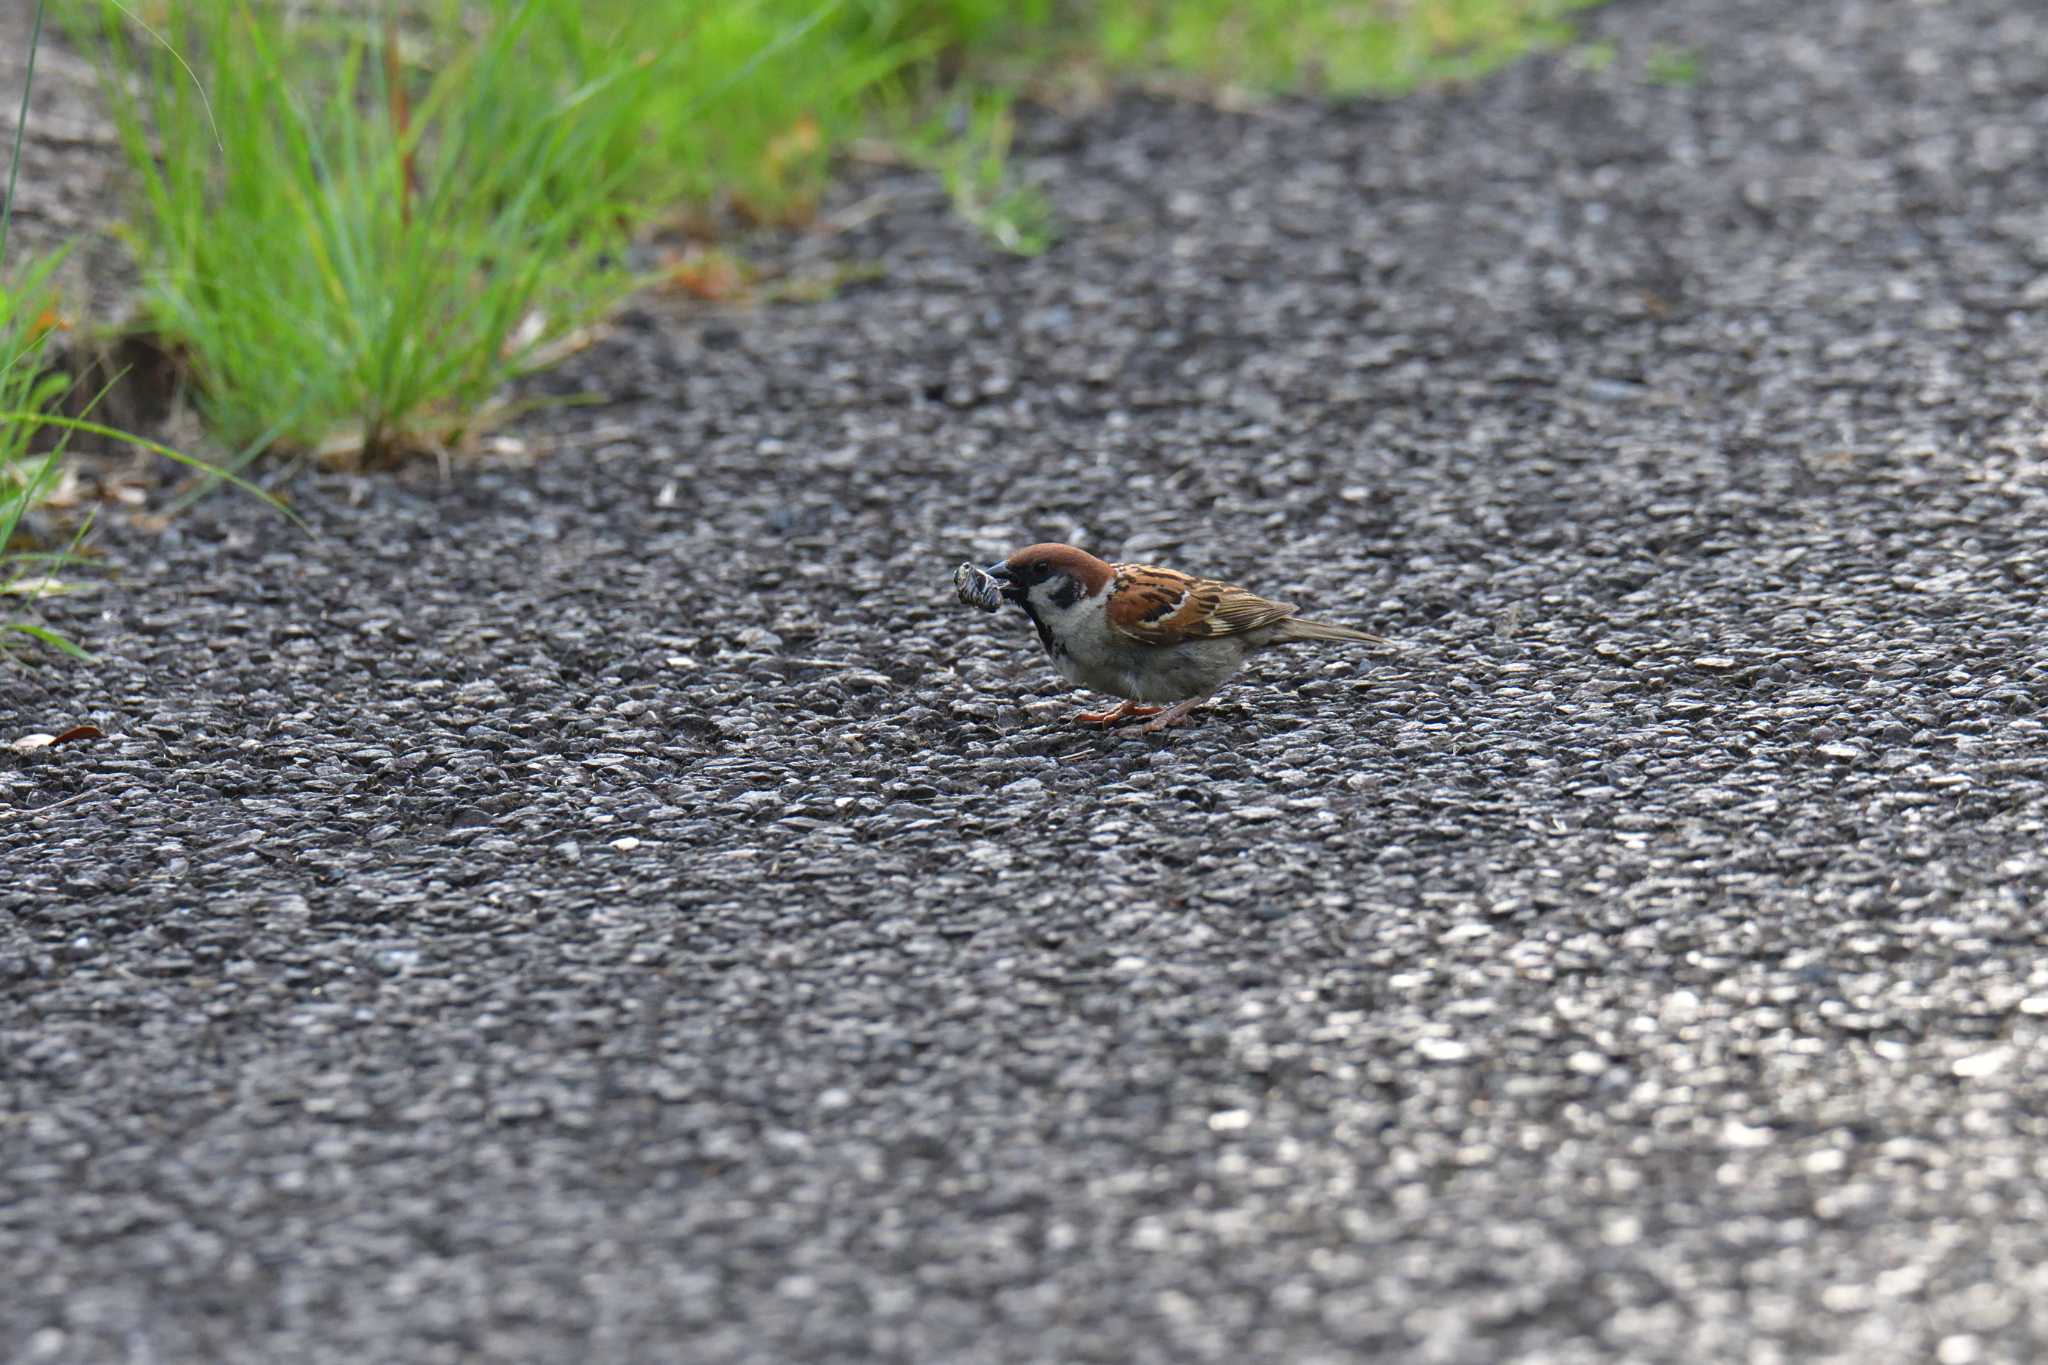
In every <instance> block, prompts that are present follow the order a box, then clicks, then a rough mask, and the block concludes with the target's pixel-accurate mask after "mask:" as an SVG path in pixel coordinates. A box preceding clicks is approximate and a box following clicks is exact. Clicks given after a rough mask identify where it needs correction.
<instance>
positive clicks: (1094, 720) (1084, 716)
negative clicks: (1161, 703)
mask: <svg viewBox="0 0 2048 1365" xmlns="http://www.w3.org/2000/svg"><path fill="white" fill-rule="evenodd" d="M1158 710H1159V708H1158V707H1156V706H1140V705H1138V704H1137V703H1136V702H1134V701H1127V702H1123V703H1120V704H1119V705H1116V706H1112V707H1111V708H1110V709H1109V710H1107V711H1083V712H1082V713H1081V714H1080V715H1078V716H1075V717H1074V723H1075V724H1077V725H1115V724H1116V723H1117V722H1118V721H1125V720H1135V719H1136V718H1137V717H1139V716H1149V715H1152V714H1153V713H1155V712H1156V711H1158Z"/></svg>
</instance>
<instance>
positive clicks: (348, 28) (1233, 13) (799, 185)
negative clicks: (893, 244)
mask: <svg viewBox="0 0 2048 1365" xmlns="http://www.w3.org/2000/svg"><path fill="white" fill-rule="evenodd" d="M1583 2H1584V0H1376V2H1374V0H1368V2H1366V3H1355V2H1353V3H1344V2H1340V0H1123V2H1121V3H1118V2H1116V0H1101V2H1099V3H1086V0H1016V3H1003V0H413V2H412V3H409V4H404V5H400V4H397V3H396V0H393V2H392V3H387V4H386V5H383V6H381V7H379V6H361V7H351V6H348V5H340V6H330V7H319V8H313V7H305V6H300V5H286V4H283V3H278V2H277V0H122V3H118V4H117V3H114V2H113V0H69V5H68V8H67V10H66V13H67V15H68V17H69V19H70V22H71V28H72V33H73V35H74V37H75V38H76V39H77V40H78V41H79V42H81V43H82V44H83V45H85V46H86V47H87V48H88V49H89V50H90V51H92V52H94V53H96V54H97V55H98V56H99V57H100V59H101V60H102V61H103V63H104V71H105V75H106V80H105V82H104V85H105V89H106V90H107V92H108V95H109V98H110V101H111V103H112V105H113V108H114V112H115V116H116V120H117V123H118V126H119V128H120V132H121V138H122V145H123V147H124V148H125V150H126V153H127V157H128V160H129V162H130V164H131V166H132V168H133V171H134V178H135V182H136V185H137V194H136V196H135V203H134V209H133V212H132V214H131V216H130V219H129V221H128V223H127V225H126V228H125V236H126V239H127V241H128V242H129V244H130V245H131V247H132V250H133V252H134V255H135V258H136V260H137V262H138V263H139V265H140V267H141V278H142V318H141V322H142V324H143V325H144V326H146V327H148V328H149V329H150V330H151V331H152V332H153V333H154V334H156V335H157V336H160V337H161V338H164V339H165V340H166V341H167V342H168V343H169V344H170V346H171V347H172V349H173V351H174V353H175V354H176V355H177V356H178V357H179V358H180V360H181V361H182V363H183V364H184V365H185V366H186V367H187V369H188V371H189V374H190V376H191V378H192V380H193V388H194V391H195V392H196V393H197V394H198V395H199V399H200V402H201V403H202V405H203V408H204V412H205V415H206V417H207V418H208V420H209V422H210V423H211V428H212V430H213V432H214V433H215V434H216V435H217V437H218V438H219V439H220V440H221V441H222V442H223V443H224V444H225V445H226V446H228V447H231V448H242V447H250V446H257V447H266V446H272V445H284V446H288V447H291V448H295V449H300V450H310V451H315V452H318V453H320V454H322V455H325V456H327V457H329V458H332V459H336V460H341V461H355V462H371V463H374V462H378V461H382V460H386V459H390V458H395V457H398V456H401V455H404V454H406V453H409V452H412V451H417V450H422V449H424V450H434V451H441V450H446V449H448V448H450V447H453V446H455V445H457V444H459V443H460V442H462V441H463V440H464V439H465V438H466V437H467V436H469V435H471V434H473V433H474V432H475V431H476V430H478V429H479V428H480V427H482V426H484V425H486V424H488V423H490V422H492V421H494V420H497V419H499V418H501V417H503V416H504V415H505V413H506V412H507V411H508V409H506V408H505V407H504V406H503V394H504V393H505V392H506V385H507V383H508V382H509V381H510V380H512V379H514V378H516V377H517V376H519V375H520V374H522V373H524V372H526V371H528V370H530V369H532V368H533V367H535V366H537V365H541V364H545V363H547V362H548V361H549V360H551V359H553V358H555V357H557V356H559V355H560V354H562V353H563V352H564V351H566V350H568V349H570V348H573V347H574V346H575V345H577V344H578V343H579V341H580V339H581V338H582V337H583V336H584V335H585V334H586V333H585V329H586V328H587V327H588V326H589V325H590V324H591V323H592V322H593V321H595V320H596V319H598V318H600V317H601V316H603V314H604V313H605V312H606V310H607V309H609V308H610V307H611V306H613V305H614V304H615V303H616V302H617V301H618V300H619V299H620V298H621V297H622V296H623V295H624V294H625V293H627V292H628V291H629V290H631V289H633V288H635V287H637V286H638V285H639V284H640V283H642V281H640V280H638V279H636V278H635V277H634V275H633V274H632V273H631V272H630V271H629V270H628V268H627V264H626V263H627V261H628V259H629V255H628V253H629V249H630V248H631V246H632V244H633V243H634V241H635V240H636V239H637V238H638V237H639V236H641V235H643V234H644V233H645V232H646V230H648V229H649V228H650V227H651V226H652V225H653V224H655V223H658V222H683V223H687V224H689V225H690V227H691V229H692V230H693V231H694V232H697V233H699V234H700V235H701V234H705V233H708V232H711V231H714V230H715V228H716V225H717V224H718V223H720V222H727V221H731V220H732V219H734V218H738V219H741V220H746V221H752V222H767V223H782V224H792V225H796V224H802V223H804V222H806V221H808V220H809V219H810V217H811V216H812V215H813V214H814V213H815V212H816V210H817V206H818V203H819V201H820V196H821V195H822V193H823V190H824V187H825V184H826V181H827V177H828V175H829V174H830V172H831V169H832V167H833V164H834V155H835V153H837V152H840V151H841V150H842V149H844V148H845V147H846V146H847V145H848V144H849V142H850V141H852V140H853V139H855V138H857V137H869V138H872V137H876V136H878V135H880V136H887V137H888V138H889V139H890V140H892V141H893V142H894V143H895V145H896V146H897V148H898V153H899V155H901V156H902V157H903V158H904V159H906V160H908V161H910V162H911V163H912V164H916V165H919V166H922V167H925V168H927V169H929V170H930V171H932V172H933V173H934V174H936V175H938V176H939V177H940V179H941V180H942V182H943V183H944V184H945V186H946V189H947V191H948V194H949V196H950V197H951V199H952V202H953V203H954V204H955V206H956V208H957V209H958V211H959V212H960V213H961V215H962V216H963V218H965V219H966V220H967V221H969V222H970V223H972V224H974V225H975V226H976V227H977V228H979V229H980V230H981V231H982V232H983V233H985V234H986V236H987V237H988V238H989V239H990V240H991V241H992V242H994V243H995V244H996V245H998V246H1000V247H1002V248H1004V249H1006V250H1010V251H1016V252H1024V253H1030V252H1038V251H1043V250H1045V249H1046V248H1047V247H1048V246H1049V245H1050V244H1051V243H1052V241H1053V240H1054V237H1055V234H1056V231H1057V219H1056V213H1055V206H1054V205H1052V204H1050V203H1048V202H1047V201H1046V199H1045V197H1044V195H1043V194H1042V193H1041V192H1040V191H1039V190H1037V189H1036V188H1035V187H1033V186H1031V185H1029V184H1026V183H1022V182H1021V181H1019V180H1018V178H1017V177H1016V175H1015V171H1014V168H1013V167H1012V166H1011V165H1010V162H1009V158H1008V147H1009V140H1010V131H1011V127H1012V121H1011V112H1010V110H1011V104H1012V101H1013V99H1014V98H1015V96H1016V95H1017V93H1018V92H1019V90H1020V89H1022V88H1029V87H1030V86H1031V84H1032V83H1033V82H1035V81H1037V80H1039V79H1041V78H1044V77H1046V76H1047V75H1048V73H1054V72H1072V71H1073V70H1074V69H1075V68H1076V67H1077V66H1079V67H1082V68H1086V69H1092V70H1094V71H1096V72H1098V73H1101V74H1103V75H1106V76H1108V77H1109V78H1112V79H1114V78H1118V77H1130V76H1137V75H1145V74H1156V73H1161V72H1166V73H1175V75H1176V78H1177V79H1178V80H1180V81H1181V82H1183V83H1184V84H1186V85H1190V86H1204V85H1207V86H1217V87H1221V86H1230V87H1233V88H1236V89H1239V90H1243V89H1251V90H1271V91H1308V92H1317V93H1324V94H1329V95H1356V94H1363V93H1390V92H1395V91H1399V90H1402V89H1405V88H1408V87H1409V86H1412V85H1414V84H1416V83H1417V82H1420V81H1425V80H1435V79H1445V78H1456V77H1463V76H1469V75H1471V74H1474V73H1476V72H1479V71H1483V70H1485V69H1486V68H1488V67H1490V66H1493V65H1496V64H1498V63H1499V62H1502V61H1505V60H1508V59H1510V58H1512V57H1513V56H1515V55H1517V54H1519V53H1521V52H1525V51H1528V50H1529V49H1531V48H1532V47H1536V46H1540V45H1545V44H1553V43H1557V42H1560V41H1563V40H1565V39H1566V38H1568V37H1569V31H1568V29H1567V26H1566V22H1565V17H1566V15H1567V14H1568V13H1569V12H1570V11H1571V10H1572V9H1574V8H1577V7H1579V5H1580V4H1582V3H1583ZM707 224H708V225H710V226H709V227H707V226H706V225H707ZM742 277H743V276H733V278H742ZM692 287H694V285H693V286H692ZM707 293H708V290H707Z"/></svg>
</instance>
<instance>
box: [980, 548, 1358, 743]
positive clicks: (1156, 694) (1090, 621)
mask: <svg viewBox="0 0 2048 1365" xmlns="http://www.w3.org/2000/svg"><path fill="white" fill-rule="evenodd" d="M971 568H972V566H971V565H963V566H962V567H961V573H960V575H959V576H956V578H955V583H956V586H958V588H959V591H960V597H961V600H962V601H967V602H973V603H975V604H976V605H980V606H983V607H985V608H986V609H987V610H990V611H994V610H995V609H996V605H997V604H996V603H995V602H994V600H993V597H994V594H990V593H988V592H987V587H988V585H987V584H986V583H978V582H977V581H975V579H976V575H982V576H985V577H986V578H987V579H990V580H993V581H994V584H995V587H996V591H997V593H999V594H1000V596H1002V597H1004V598H1007V599H1008V600H1010V601H1012V602H1015V603H1016V604H1017V605H1018V606H1020V607H1022V608H1023V609H1024V614H1025V615H1026V616H1028V617H1030V618H1031V624H1032V625H1034V626H1036V627H1037V628H1038V639H1039V642H1040V643H1041V644H1043V645H1044V646H1045V652H1046V654H1048V655H1049V656H1050V657H1051V659H1052V665H1053V667H1054V668H1055V669H1057V670H1059V674H1060V676H1061V677H1063V678H1065V679H1066V680H1067V681H1068V682H1071V683H1075V684H1078V685H1079V686H1081V687H1086V688H1089V689H1092V690H1093V691H1096V692H1107V693H1109V694H1110V695H1111V696H1114V697H1122V698H1124V701H1123V702H1122V704H1121V705H1118V706H1115V707H1112V708H1111V709H1109V710H1106V711H1084V712H1082V713H1081V714H1080V715H1077V716H1075V717H1074V719H1075V720H1076V721H1078V722H1080V723H1082V724H1086V725H1115V724H1117V723H1118V722H1120V721H1125V720H1132V719H1136V718H1138V717H1141V716H1149V717H1151V719H1149V720H1147V721H1146V722H1145V724H1143V725H1141V726H1139V727H1138V728H1139V729H1140V730H1141V731H1152V730H1163V729H1165V728H1166V727H1167V726H1169V725H1174V724H1177V723H1178V722H1180V721H1182V720H1185V719H1186V718H1187V715H1188V713H1189V712H1190V711H1193V710H1194V709H1195V708H1196V707H1197V706H1200V705H1201V704H1202V703H1203V702H1205V701H1207V700H1208V699H1209V698H1210V697H1211V696H1212V695H1214V693H1215V692H1216V689H1217V688H1219V687H1221V686H1223V684H1224V683H1226V682H1228V681H1229V680H1230V677H1231V675H1232V674H1234V673H1236V672H1237V670H1238V669H1239V668H1240V667H1242V666H1243V664H1244V661H1245V659H1246V658H1247V657H1248V656H1249V655H1251V654H1253V653H1255V652H1257V651H1258V650H1261V649H1264V648H1266V647H1267V646H1268V645H1284V644H1292V643H1294V642H1295V641H1299V640H1356V641H1359V642H1361V643H1364V644H1377V645H1383V644H1386V643H1387V641H1385V640H1382V639H1381V638H1380V637H1379V636H1377V635H1367V634H1366V633H1365V632H1364V631H1360V630H1353V629H1351V628H1350V627H1349V626H1333V625H1326V624H1324V623H1323V622H1321V621H1304V620H1302V619H1301V618H1300V617H1298V616H1296V615H1295V614H1294V607H1293V606H1292V605H1290V604H1289V603H1286V602H1272V601H1268V600H1267V599H1265V598H1263V597H1259V596H1257V595H1255V594H1253V593H1250V592H1247V591H1245V590H1244V589H1243V588H1239V587H1234V586H1232V585H1231V584H1229V583H1222V582H1218V581H1217V580H1216V579H1213V578H1197V577H1195V576H1194V575H1192V574H1185V573H1182V572H1180V571H1179V570H1178V569H1161V568H1156V567H1154V566H1152V565H1150V564H1110V563H1106V562H1104V561H1103V560H1100V559H1097V558H1096V557H1095V556H1094V555H1091V554H1089V553H1088V552H1087V551H1086V550H1079V549H1076V548H1074V547H1073V546H1072V545H1051V544H1048V545H1027V546H1025V547H1024V548H1023V549H1021V550H1019V551H1017V552H1016V553H1015V554H1013V555H1011V556H1010V557H1009V558H1008V559H1006V560H1004V561H1003V562H1002V563H1000V564H991V565H989V566H988V567H987V568H986V569H980V570H976V571H974V573H973V574H970V573H969V572H968V570H970V569H971ZM1150 703H1170V704H1169V705H1165V706H1163V707H1162V706H1159V705H1152V704H1150Z"/></svg>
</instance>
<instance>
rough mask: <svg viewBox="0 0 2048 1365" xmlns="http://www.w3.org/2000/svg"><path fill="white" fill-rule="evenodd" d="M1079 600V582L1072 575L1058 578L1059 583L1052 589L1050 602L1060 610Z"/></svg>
mask: <svg viewBox="0 0 2048 1365" xmlns="http://www.w3.org/2000/svg"><path fill="white" fill-rule="evenodd" d="M1080 600H1081V584H1080V582H1079V581H1078V580H1077V579H1075V578H1074V577H1073V576H1072V575H1068V576H1066V577H1063V578H1061V579H1060V585H1059V586H1058V587H1057V588H1054V589H1053V592H1052V604H1053V605H1054V606H1056V607H1058V608H1059V609H1060V610H1061V611H1065V610H1066V609H1067V608H1068V607H1071V606H1073V605H1074V603H1076V602H1078V601H1080Z"/></svg>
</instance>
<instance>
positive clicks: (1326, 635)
mask: <svg viewBox="0 0 2048 1365" xmlns="http://www.w3.org/2000/svg"><path fill="white" fill-rule="evenodd" d="M1295 640H1358V641H1360V642H1362V643H1364V644H1368V645H1384V644H1389V643H1391V641H1388V640H1383V639H1381V638H1380V637H1379V636H1377V635H1367V634H1366V633H1365V632H1364V631H1362V630H1353V629H1352V628H1351V627H1349V626H1333V625H1330V624H1328V623H1327V622H1323V621H1304V620H1302V619H1301V618H1300V617H1299V616H1290V617H1288V618H1287V619H1286V620H1284V621H1282V622H1280V629H1279V630H1277V631H1276V632H1274V635H1273V643H1274V644H1276V645H1284V644H1289V643H1292V642H1293V641H1295Z"/></svg>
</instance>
